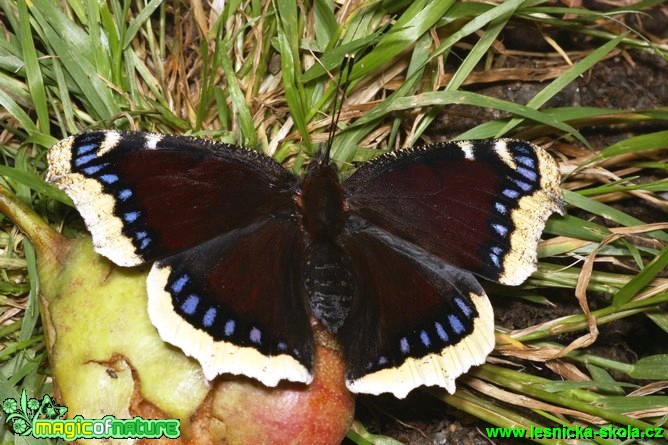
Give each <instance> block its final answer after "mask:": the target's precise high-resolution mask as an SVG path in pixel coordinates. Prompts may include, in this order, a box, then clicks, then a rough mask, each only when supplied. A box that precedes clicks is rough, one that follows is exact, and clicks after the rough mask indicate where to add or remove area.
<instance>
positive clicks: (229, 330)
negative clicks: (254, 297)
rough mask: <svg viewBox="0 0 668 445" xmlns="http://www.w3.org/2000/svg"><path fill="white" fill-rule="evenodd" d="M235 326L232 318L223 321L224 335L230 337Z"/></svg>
mask: <svg viewBox="0 0 668 445" xmlns="http://www.w3.org/2000/svg"><path fill="white" fill-rule="evenodd" d="M235 326H236V323H235V322H234V320H227V322H226V323H225V328H224V329H225V330H224V332H225V337H231V336H232V334H234V328H235Z"/></svg>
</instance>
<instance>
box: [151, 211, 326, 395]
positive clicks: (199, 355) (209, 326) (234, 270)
mask: <svg viewBox="0 0 668 445" xmlns="http://www.w3.org/2000/svg"><path fill="white" fill-rule="evenodd" d="M300 252H303V246H302V239H301V233H300V231H299V229H298V227H297V225H296V224H294V222H293V221H290V220H275V219H270V220H268V221H265V222H261V223H256V224H253V225H250V226H248V227H246V228H244V229H238V230H234V231H232V232H229V233H227V234H225V235H222V236H219V237H217V238H214V239H213V240H210V241H208V242H206V243H203V244H200V245H198V246H197V247H195V248H192V249H189V250H187V251H185V252H182V253H179V254H176V255H174V256H171V257H168V258H166V259H163V260H160V261H158V262H156V263H155V264H154V266H153V268H152V269H151V272H150V273H149V277H148V295H149V303H148V308H149V315H150V317H151V321H152V323H153V324H154V326H156V328H157V329H158V332H159V333H160V336H161V337H162V338H163V340H165V341H167V342H169V343H172V344H174V345H176V346H178V347H180V348H181V349H182V350H183V351H184V352H185V353H186V354H187V355H190V356H193V357H195V358H196V359H197V360H198V361H199V362H200V363H201V365H202V369H203V371H204V375H205V376H207V378H208V379H210V380H211V379H213V378H214V377H215V376H216V375H218V374H221V373H232V374H243V375H246V376H249V377H253V378H256V379H258V380H260V381H261V382H262V383H264V384H265V385H267V386H276V384H277V383H278V382H279V381H280V380H283V379H285V380H291V381H297V382H304V383H309V382H310V381H311V377H312V375H311V372H312V368H313V336H312V333H311V328H310V324H309V316H308V308H307V306H306V300H305V297H304V293H303V288H302V280H303V278H302V274H303V272H302V270H301V264H302V261H301V258H300Z"/></svg>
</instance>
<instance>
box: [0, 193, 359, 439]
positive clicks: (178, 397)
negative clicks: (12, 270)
mask: <svg viewBox="0 0 668 445" xmlns="http://www.w3.org/2000/svg"><path fill="white" fill-rule="evenodd" d="M0 212H2V213H4V214H5V215H6V216H7V217H9V218H10V219H11V220H12V221H13V222H14V223H15V224H16V225H17V226H18V227H19V228H20V229H21V230H22V231H23V232H24V233H25V234H26V235H27V236H28V237H29V238H30V239H31V241H32V242H33V244H34V245H35V249H36V251H37V257H38V271H39V277H40V296H39V299H40V300H39V303H40V310H41V316H42V323H43V326H44V331H45V334H46V341H47V350H48V354H49V360H50V364H51V370H52V373H53V378H54V388H55V396H56V399H57V400H58V402H59V403H60V404H61V405H64V406H66V407H67V408H68V413H67V416H68V417H70V418H72V417H74V416H75V415H77V414H78V415H81V416H83V417H84V418H95V419H99V418H103V417H104V416H106V415H113V416H115V417H116V418H132V417H134V416H141V417H144V418H176V419H179V420H180V431H181V437H180V439H176V440H175V441H170V443H172V442H174V443H184V444H213V443H216V444H220V443H227V444H263V443H266V444H277V445H278V444H322V445H327V444H338V443H340V442H341V441H342V440H343V438H344V436H345V434H346V431H347V430H348V428H349V427H350V425H351V423H352V420H353V412H354V397H353V395H352V394H351V393H350V392H349V391H348V390H347V389H346V387H345V384H344V381H345V378H344V374H345V365H344V363H343V361H342V359H341V356H340V354H339V352H338V349H337V345H336V342H335V341H334V340H333V339H332V337H331V335H329V334H328V333H327V332H326V331H324V330H323V329H320V328H318V326H317V325H314V332H315V338H316V351H315V353H316V360H315V371H314V372H315V374H314V380H313V382H312V383H311V384H310V385H302V384H295V383H289V382H285V383H281V384H279V385H278V387H276V388H267V387H264V386H262V385H261V384H260V383H258V382H256V381H254V380H252V379H248V378H243V377H236V378H229V377H227V376H219V377H218V378H216V379H215V380H214V381H211V382H210V381H207V380H206V379H205V378H204V375H203V374H202V370H201V368H200V366H199V364H198V363H197V362H196V361H195V360H193V359H191V358H190V357H187V356H186V355H184V354H183V352H182V351H181V350H179V349H177V348H174V347H173V346H171V345H169V344H166V343H165V342H163V341H162V340H161V338H160V337H159V335H158V332H157V330H156V329H155V328H154V327H153V325H152V324H151V322H150V320H149V317H148V313H147V309H146V304H147V295H146V276H147V274H148V270H149V268H148V267H139V268H123V267H119V266H116V265H115V264H113V263H112V262H110V261H109V260H107V259H106V258H105V257H103V256H101V255H98V254H97V253H96V252H95V251H94V250H93V246H92V242H91V238H90V237H89V236H80V237H78V238H76V239H67V238H65V237H63V236H62V235H60V234H59V233H58V232H56V231H55V230H53V229H52V228H51V227H50V226H49V225H48V224H47V223H46V222H44V220H42V219H41V218H40V217H39V216H38V215H37V214H35V213H34V212H33V211H32V210H31V209H30V208H28V207H27V206H26V205H24V204H23V203H21V202H19V201H18V200H17V199H16V198H15V197H14V196H13V195H12V194H11V192H9V191H8V190H7V189H5V188H3V187H1V186H0ZM148 440H149V439H147V440H139V441H138V443H143V442H146V443H149V442H148ZM160 440H164V441H165V443H167V439H165V438H162V439H160ZM89 442H90V443H95V442H99V441H96V440H93V439H89V440H84V439H81V440H80V441H79V442H78V443H89ZM114 442H115V443H119V444H120V443H125V444H127V441H126V440H116V441H113V440H112V441H111V443H114ZM105 443H110V442H109V441H105ZM150 443H152V444H153V443H156V440H155V439H150Z"/></svg>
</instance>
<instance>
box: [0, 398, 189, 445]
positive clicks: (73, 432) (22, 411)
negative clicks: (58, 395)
mask: <svg viewBox="0 0 668 445" xmlns="http://www.w3.org/2000/svg"><path fill="white" fill-rule="evenodd" d="M2 411H3V412H4V413H5V414H6V415H7V417H6V419H5V423H6V424H7V426H9V428H11V430H12V431H13V432H14V434H16V435H19V436H33V437H35V438H45V439H46V438H50V439H64V440H67V441H73V440H77V439H108V438H113V439H158V438H160V437H163V436H164V437H167V438H169V439H176V438H178V437H180V436H181V423H180V421H179V420H178V419H144V418H142V417H139V416H135V417H133V418H132V419H117V418H116V417H114V416H111V415H107V416H104V417H103V418H101V419H87V418H84V417H83V416H81V415H76V416H74V417H73V418H71V419H63V418H62V417H63V416H64V415H65V414H66V413H67V407H65V406H60V405H58V404H57V403H55V402H54V400H53V398H51V396H49V395H44V396H43V397H42V400H38V399H36V398H34V397H31V398H28V396H27V394H26V390H25V389H24V390H23V391H22V392H21V397H20V398H19V400H16V399H14V398H7V399H5V400H4V401H3V402H2Z"/></svg>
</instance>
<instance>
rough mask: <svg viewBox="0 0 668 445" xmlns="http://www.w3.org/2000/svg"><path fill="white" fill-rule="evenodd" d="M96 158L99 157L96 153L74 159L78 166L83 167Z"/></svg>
mask: <svg viewBox="0 0 668 445" xmlns="http://www.w3.org/2000/svg"><path fill="white" fill-rule="evenodd" d="M94 159H97V155H96V154H91V155H85V156H81V157H78V158H76V160H75V161H74V165H76V166H77V167H81V166H82V165H85V164H88V163H89V162H90V161H92V160H94Z"/></svg>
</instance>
